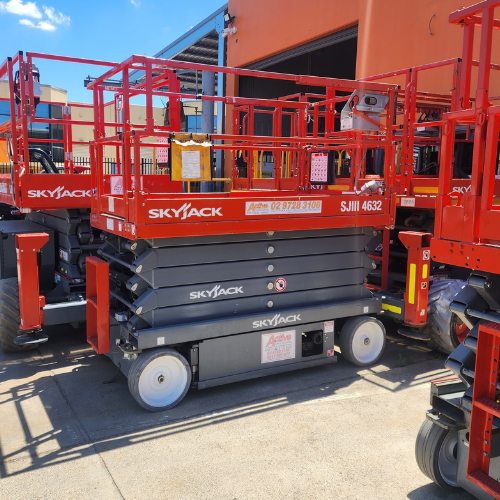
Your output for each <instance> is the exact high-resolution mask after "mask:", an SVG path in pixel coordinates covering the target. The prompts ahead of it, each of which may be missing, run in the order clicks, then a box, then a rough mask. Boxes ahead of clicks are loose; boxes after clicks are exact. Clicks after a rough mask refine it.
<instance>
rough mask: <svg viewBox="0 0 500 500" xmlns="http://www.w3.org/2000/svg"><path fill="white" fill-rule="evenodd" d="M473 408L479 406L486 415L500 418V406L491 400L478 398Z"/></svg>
mask: <svg viewBox="0 0 500 500" xmlns="http://www.w3.org/2000/svg"><path fill="white" fill-rule="evenodd" d="M472 404H473V406H477V407H478V408H480V409H481V410H484V411H485V412H486V413H489V414H490V415H493V416H495V417H499V418H500V405H499V404H498V403H496V402H495V401H493V400H492V399H489V398H477V399H475V400H474V401H473V403H472Z"/></svg>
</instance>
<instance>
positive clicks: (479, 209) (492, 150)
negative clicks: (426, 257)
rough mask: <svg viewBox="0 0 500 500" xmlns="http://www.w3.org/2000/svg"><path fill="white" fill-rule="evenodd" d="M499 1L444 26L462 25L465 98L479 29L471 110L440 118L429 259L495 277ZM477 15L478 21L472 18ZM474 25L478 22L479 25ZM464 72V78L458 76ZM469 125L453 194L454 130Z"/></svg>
mask: <svg viewBox="0 0 500 500" xmlns="http://www.w3.org/2000/svg"><path fill="white" fill-rule="evenodd" d="M499 5H500V1H498V0H497V1H494V2H492V1H488V2H483V3H480V4H477V5H475V6H472V7H469V8H467V9H464V10H460V11H457V12H455V13H453V14H451V15H450V21H451V22H455V23H460V24H462V25H463V26H464V48H463V56H464V57H463V63H462V73H463V81H462V85H461V88H462V90H461V92H462V94H463V96H465V97H464V99H468V97H467V96H469V95H470V86H471V78H472V77H471V72H472V66H473V61H472V45H473V32H474V27H477V26H478V25H480V27H481V38H480V59H479V68H478V75H477V90H476V96H475V100H474V107H473V108H471V109H463V110H457V111H455V112H450V113H447V114H445V115H444V116H443V140H442V168H441V170H440V178H439V194H438V202H437V208H436V223H435V238H434V239H433V241H432V243H431V249H432V254H433V259H435V260H437V261H438V262H444V263H447V264H451V265H456V266H461V267H467V268H469V269H478V270H483V271H489V272H493V273H499V272H500V235H499V233H498V227H499V224H500V210H499V209H500V206H499V205H497V201H496V200H495V199H494V198H495V195H496V194H497V193H496V192H495V191H496V190H495V175H496V173H497V158H498V138H499V132H500V106H493V105H492V103H491V102H490V100H489V97H488V95H489V93H488V91H489V84H490V74H491V70H492V66H493V65H492V63H491V47H492V35H493V29H496V28H498V22H497V21H495V19H494V9H495V7H497V6H499ZM478 14H481V18H478V17H477V15H478ZM479 21H480V22H479ZM464 73H465V74H464ZM459 124H461V125H467V126H474V129H475V130H474V150H473V163H472V178H471V188H470V190H469V191H466V192H465V193H463V194H462V193H456V192H453V187H452V184H453V182H452V172H453V160H454V147H455V129H456V126H457V125H459Z"/></svg>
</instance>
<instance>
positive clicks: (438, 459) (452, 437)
mask: <svg viewBox="0 0 500 500" xmlns="http://www.w3.org/2000/svg"><path fill="white" fill-rule="evenodd" d="M457 447H458V431H456V430H451V431H449V430H447V429H444V428H443V427H440V426H439V425H437V424H434V423H433V422H431V421H429V420H427V419H426V420H425V421H424V423H423V424H422V426H421V427H420V431H419V432H418V436H417V441H416V443H415V457H416V459H417V464H418V466H419V467H420V470H421V471H422V472H423V473H424V474H425V475H426V476H427V477H428V478H429V479H431V480H432V481H434V482H435V483H436V484H437V485H438V486H441V488H444V489H445V490H448V491H451V492H458V491H460V490H461V489H462V488H460V486H458V484H457V469H458V460H457Z"/></svg>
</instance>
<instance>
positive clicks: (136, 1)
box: [130, 0, 141, 7]
mask: <svg viewBox="0 0 500 500" xmlns="http://www.w3.org/2000/svg"><path fill="white" fill-rule="evenodd" d="M130 3H131V4H132V5H135V6H136V7H139V5H141V2H139V1H138V0H130Z"/></svg>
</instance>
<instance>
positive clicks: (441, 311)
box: [424, 280, 468, 354]
mask: <svg viewBox="0 0 500 500" xmlns="http://www.w3.org/2000/svg"><path fill="white" fill-rule="evenodd" d="M465 285H466V283H465V281H462V280H438V281H434V283H433V284H432V286H431V287H430V289H429V298H428V302H427V303H428V307H427V324H426V325H425V327H424V332H425V333H427V334H428V335H429V336H430V338H431V343H432V344H434V346H435V347H437V348H438V349H439V350H440V351H442V352H444V353H446V354H450V353H451V352H452V351H453V350H455V348H456V347H457V346H458V345H459V344H460V343H461V342H462V340H463V339H464V338H465V337H466V336H467V333H468V330H467V327H466V326H465V325H463V324H462V323H461V322H460V320H459V319H458V317H457V316H456V315H455V314H454V313H452V312H451V311H450V304H451V303H452V302H453V299H454V298H455V296H456V294H457V293H458V292H459V291H460V290H462V288H463V287H464V286H465Z"/></svg>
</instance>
